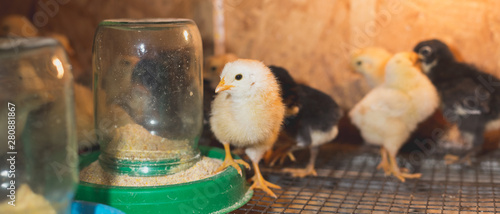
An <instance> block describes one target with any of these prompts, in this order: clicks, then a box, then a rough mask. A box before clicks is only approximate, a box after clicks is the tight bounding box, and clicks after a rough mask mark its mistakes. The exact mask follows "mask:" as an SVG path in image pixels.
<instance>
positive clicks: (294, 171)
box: [283, 168, 318, 178]
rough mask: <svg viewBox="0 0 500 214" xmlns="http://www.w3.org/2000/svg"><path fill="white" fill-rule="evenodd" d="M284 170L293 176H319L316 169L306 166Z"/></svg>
mask: <svg viewBox="0 0 500 214" xmlns="http://www.w3.org/2000/svg"><path fill="white" fill-rule="evenodd" d="M283 172H285V173H290V174H291V175H292V176H293V177H298V178H304V177H306V176H308V175H313V176H318V173H316V170H315V169H314V168H305V169H292V168H285V169H283Z"/></svg>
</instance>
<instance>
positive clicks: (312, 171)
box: [283, 146, 319, 178]
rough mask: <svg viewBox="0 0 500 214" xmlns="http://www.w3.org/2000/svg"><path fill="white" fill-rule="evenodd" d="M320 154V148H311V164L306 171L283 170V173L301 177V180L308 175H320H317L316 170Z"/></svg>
mask: <svg viewBox="0 0 500 214" xmlns="http://www.w3.org/2000/svg"><path fill="white" fill-rule="evenodd" d="M318 152H319V148H318V147H317V146H311V148H310V153H311V156H310V157H309V163H308V164H307V166H306V168H304V169H292V168H286V169H283V172H287V173H290V174H292V176H293V177H299V178H303V177H306V176H308V175H314V176H318V173H316V170H315V169H314V164H315V162H316V158H317V157H318Z"/></svg>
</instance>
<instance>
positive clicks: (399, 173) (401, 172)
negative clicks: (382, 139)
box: [389, 154, 422, 182]
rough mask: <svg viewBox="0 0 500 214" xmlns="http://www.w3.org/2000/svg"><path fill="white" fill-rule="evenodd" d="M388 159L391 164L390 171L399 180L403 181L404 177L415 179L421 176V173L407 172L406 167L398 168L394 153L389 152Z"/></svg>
mask: <svg viewBox="0 0 500 214" xmlns="http://www.w3.org/2000/svg"><path fill="white" fill-rule="evenodd" d="M389 161H390V164H391V167H390V172H391V174H393V175H394V176H395V177H396V178H398V179H399V180H400V181H401V182H405V181H406V179H415V178H420V177H422V173H414V174H411V173H407V172H408V171H409V170H408V169H406V168H399V166H398V163H397V162H396V157H395V156H394V155H390V154H389Z"/></svg>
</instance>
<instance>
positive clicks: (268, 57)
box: [0, 0, 500, 108]
mask: <svg viewBox="0 0 500 214" xmlns="http://www.w3.org/2000/svg"><path fill="white" fill-rule="evenodd" d="M48 2H52V3H53V2H56V3H57V4H58V8H57V11H56V12H54V13H53V14H52V15H53V16H52V15H51V14H49V13H47V12H46V11H45V10H44V7H43V6H41V5H42V4H44V3H48ZM146 2H147V3H146ZM1 5H2V6H1V8H0V16H4V15H7V14H12V13H18V14H23V15H26V16H28V17H29V18H31V19H33V18H36V17H35V16H36V15H37V13H38V12H40V11H42V12H45V13H47V14H48V15H49V16H48V17H49V18H48V21H47V22H46V24H44V25H43V26H38V27H40V29H41V30H42V31H54V32H58V33H62V34H66V35H67V36H68V37H69V39H70V42H71V44H72V45H73V47H74V49H75V50H76V52H77V53H76V57H77V59H78V61H79V62H80V63H81V64H82V66H81V67H82V73H83V74H82V76H84V77H88V76H89V75H90V72H91V66H90V63H91V58H90V56H91V46H92V39H93V34H94V31H95V28H96V26H97V24H98V23H99V22H100V21H101V20H103V19H108V18H122V17H129V18H149V17H183V18H191V19H194V20H195V22H197V24H198V26H199V28H200V31H201V33H202V37H203V39H204V40H203V42H204V47H205V51H204V52H205V54H206V55H209V54H211V53H212V50H213V46H212V32H213V31H212V23H211V22H212V12H211V10H212V6H211V1H210V0H168V1H167V0H150V1H144V2H143V1H133V0H120V1H118V0H110V1H90V0H37V1H35V0H30V1H23V2H20V1H2V4H1ZM224 5H225V7H226V11H225V21H226V39H227V40H226V47H227V51H229V52H233V53H235V54H237V55H238V56H240V57H243V58H254V59H259V60H262V61H264V62H265V63H266V64H269V65H271V64H274V65H279V66H283V67H285V68H287V69H289V70H290V72H291V73H292V75H293V76H294V77H296V78H297V79H300V80H302V81H305V82H307V83H309V84H310V85H312V86H314V87H317V88H319V89H321V90H322V91H324V92H327V93H328V94H330V95H332V96H333V97H335V98H336V99H337V100H338V101H339V102H340V103H341V105H342V106H343V107H345V108H350V107H351V106H352V105H353V104H354V103H355V102H357V101H358V100H359V99H360V98H361V97H362V96H363V94H364V93H366V91H367V90H369V88H368V86H367V85H366V84H365V82H364V80H363V79H362V78H361V77H360V76H358V75H356V74H353V73H352V71H351V70H350V69H349V67H348V57H349V54H350V52H351V51H353V50H355V49H357V48H362V47H366V46H382V47H386V48H387V49H388V50H390V51H392V52H397V51H410V50H411V49H412V47H413V46H414V45H415V44H416V43H417V42H418V41H420V40H423V39H428V38H440V39H442V40H444V41H446V42H448V43H449V44H451V45H452V46H454V47H456V49H457V50H458V53H459V54H460V55H461V56H462V58H464V60H465V61H466V62H470V63H474V64H476V65H477V66H479V67H480V68H483V69H484V70H486V71H487V72H490V73H494V74H495V75H497V76H500V60H499V58H500V1H496V0H441V1H434V0H411V1H410V0H273V1H271V0H252V1H244V0H225V4H224ZM38 16H40V14H38ZM41 21H43V20H41ZM41 21H40V20H39V22H41Z"/></svg>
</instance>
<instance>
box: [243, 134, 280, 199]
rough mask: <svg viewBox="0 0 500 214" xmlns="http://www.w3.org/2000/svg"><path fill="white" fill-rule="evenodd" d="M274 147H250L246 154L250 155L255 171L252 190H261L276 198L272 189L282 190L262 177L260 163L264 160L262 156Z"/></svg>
mask: <svg viewBox="0 0 500 214" xmlns="http://www.w3.org/2000/svg"><path fill="white" fill-rule="evenodd" d="M270 147H272V144H271V145H269V144H267V145H265V146H256V147H249V148H247V149H246V150H245V153H246V154H247V155H248V157H249V158H250V159H251V160H252V164H253V168H254V171H255V175H254V176H253V177H252V178H251V180H252V181H253V184H252V186H250V189H261V190H263V191H264V192H266V193H267V194H269V195H270V196H272V197H274V198H276V195H275V194H274V193H273V191H271V189H269V187H270V188H275V189H281V187H280V186H278V185H276V184H273V183H271V182H268V181H266V180H265V179H264V177H262V173H261V172H260V168H259V162H260V160H261V159H262V156H263V155H264V153H265V152H266V151H267V150H269V149H270Z"/></svg>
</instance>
